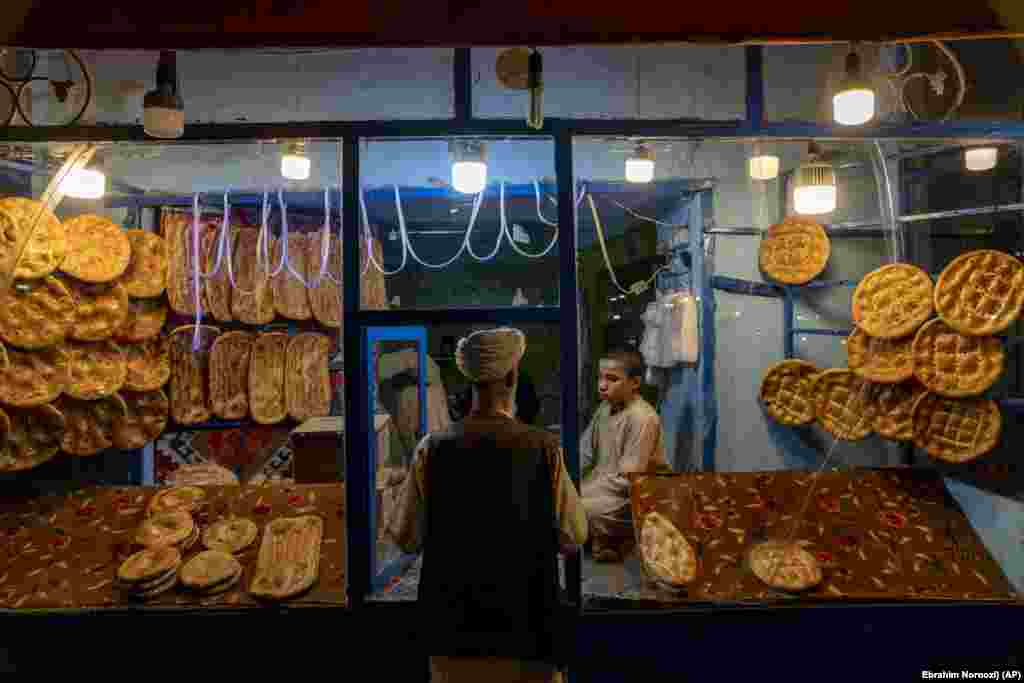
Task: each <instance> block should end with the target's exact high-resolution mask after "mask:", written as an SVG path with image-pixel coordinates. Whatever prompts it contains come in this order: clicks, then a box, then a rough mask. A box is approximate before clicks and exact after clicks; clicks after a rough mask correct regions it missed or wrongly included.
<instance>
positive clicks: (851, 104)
mask: <svg viewBox="0 0 1024 683" xmlns="http://www.w3.org/2000/svg"><path fill="white" fill-rule="evenodd" d="M832 115H833V117H834V118H835V120H836V123H838V124H841V125H843V126H859V125H861V124H864V123H867V122H868V121H870V120H871V119H873V118H875V91H874V90H871V89H869V88H856V89H852V90H843V91H842V92H838V93H836V95H835V97H833V98H832Z"/></svg>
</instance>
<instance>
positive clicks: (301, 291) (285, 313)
mask: <svg viewBox="0 0 1024 683" xmlns="http://www.w3.org/2000/svg"><path fill="white" fill-rule="evenodd" d="M318 244H319V243H318ZM283 245H284V241H283V240H280V239H277V240H274V242H273V251H272V254H273V255H272V256H271V262H272V263H278V262H279V261H280V260H281V255H282V254H281V252H282V251H283V249H284V247H283ZM311 260H313V259H311V258H310V255H309V240H307V239H306V236H305V235H303V234H301V233H294V232H293V233H291V234H289V235H288V262H289V263H290V264H291V267H292V268H293V269H294V270H295V272H296V273H298V274H299V275H301V276H302V277H306V270H307V269H308V264H309V262H310V261H311ZM315 260H316V262H317V263H318V264H319V262H320V259H319V253H318V254H317V258H316V259H315ZM271 287H272V288H273V290H274V310H275V311H277V314H278V315H280V316H282V317H285V318H290V319H292V320H309V319H310V318H312V317H313V312H312V311H310V310H309V297H308V295H307V294H306V286H305V285H304V284H303V283H302V282H300V281H299V279H298V278H296V277H295V276H294V275H293V274H292V273H290V272H289V271H288V266H287V265H286V266H285V267H284V268H282V269H281V272H280V273H278V274H277V275H275V276H274V277H273V279H272V280H271Z"/></svg>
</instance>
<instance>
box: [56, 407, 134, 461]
mask: <svg viewBox="0 0 1024 683" xmlns="http://www.w3.org/2000/svg"><path fill="white" fill-rule="evenodd" d="M55 406H56V407H57V409H58V410H59V411H60V412H61V413H63V414H64V419H65V420H67V427H66V428H65V430H64V438H63V439H62V440H61V444H60V448H61V450H62V451H64V452H65V453H69V454H71V455H77V456H89V455H96V454H97V453H99V452H100V451H103V450H106V449H107V448H110V447H111V446H113V445H114V422H115V421H116V420H117V419H118V418H120V417H123V416H124V414H125V405H124V401H122V400H121V397H120V396H118V395H117V394H114V395H113V396H107V397H106V398H101V399H99V400H96V401H80V400H78V399H76V398H71V397H70V396H61V397H60V398H59V399H57V402H56V404H55Z"/></svg>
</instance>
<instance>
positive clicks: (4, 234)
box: [0, 197, 68, 285]
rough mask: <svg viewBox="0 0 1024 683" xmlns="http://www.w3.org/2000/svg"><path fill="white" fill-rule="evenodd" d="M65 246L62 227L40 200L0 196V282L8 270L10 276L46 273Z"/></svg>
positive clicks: (54, 266)
mask: <svg viewBox="0 0 1024 683" xmlns="http://www.w3.org/2000/svg"><path fill="white" fill-rule="evenodd" d="M67 249H68V244H67V236H66V235H65V232H64V226H63V225H62V224H61V222H60V220H59V219H58V218H57V216H56V215H55V214H54V213H53V211H51V210H50V209H48V208H46V206H44V205H43V203H42V202H40V201H36V200H34V199H26V198H23V197H7V198H5V199H0V274H2V275H3V279H2V280H0V285H3V284H5V283H6V282H7V281H8V280H7V278H8V277H10V276H11V273H12V271H13V277H14V278H18V279H23V280H35V279H38V278H41V277H45V276H47V275H49V274H50V273H52V272H53V271H55V270H57V268H59V267H60V265H61V263H62V262H63V261H64V259H65V257H66V256H67ZM19 254H20V255H21V258H18V255H19ZM16 259H17V263H15V260H16ZM15 266H17V267H15Z"/></svg>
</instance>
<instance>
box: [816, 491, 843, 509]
mask: <svg viewBox="0 0 1024 683" xmlns="http://www.w3.org/2000/svg"><path fill="white" fill-rule="evenodd" d="M818 509H819V510H820V511H822V512H828V513H830V514H837V513H838V512H839V510H840V509H841V505H840V502H839V496H833V495H831V494H827V493H819V494H818Z"/></svg>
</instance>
